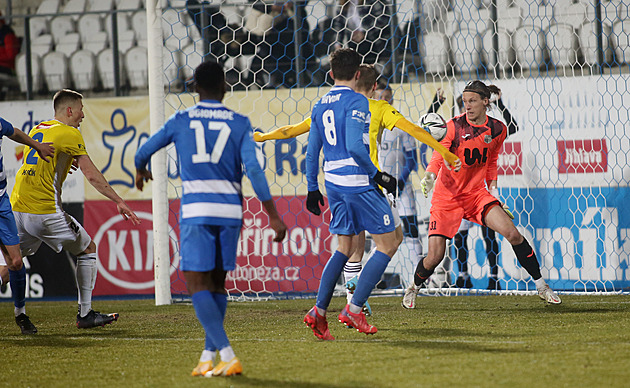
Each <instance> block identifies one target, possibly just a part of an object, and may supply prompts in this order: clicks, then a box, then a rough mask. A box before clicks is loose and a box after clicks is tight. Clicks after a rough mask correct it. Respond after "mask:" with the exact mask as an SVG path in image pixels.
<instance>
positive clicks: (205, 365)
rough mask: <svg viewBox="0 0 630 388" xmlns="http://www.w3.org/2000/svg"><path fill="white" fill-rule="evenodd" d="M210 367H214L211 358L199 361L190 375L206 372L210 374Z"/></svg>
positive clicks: (203, 374) (199, 374)
mask: <svg viewBox="0 0 630 388" xmlns="http://www.w3.org/2000/svg"><path fill="white" fill-rule="evenodd" d="M212 368H214V365H213V362H212V360H209V361H199V364H197V366H196V367H195V369H193V371H192V373H191V375H193V376H205V375H206V373H208V372H210V374H212Z"/></svg>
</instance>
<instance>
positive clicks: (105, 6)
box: [87, 0, 114, 12]
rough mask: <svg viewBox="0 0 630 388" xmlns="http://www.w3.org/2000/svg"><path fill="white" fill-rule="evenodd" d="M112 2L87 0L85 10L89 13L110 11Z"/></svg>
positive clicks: (112, 6)
mask: <svg viewBox="0 0 630 388" xmlns="http://www.w3.org/2000/svg"><path fill="white" fill-rule="evenodd" d="M112 9H114V0H88V5H87V10H88V11H90V12H99V11H111V10H112Z"/></svg>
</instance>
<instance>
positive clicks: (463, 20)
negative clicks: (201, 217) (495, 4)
mask: <svg viewBox="0 0 630 388" xmlns="http://www.w3.org/2000/svg"><path fill="white" fill-rule="evenodd" d="M458 19H459V20H460V23H459V29H460V30H469V31H476V32H478V33H480V34H482V35H483V33H484V32H485V31H486V30H488V29H490V28H491V27H492V23H491V22H490V11H489V10H487V9H477V8H467V9H463V10H462V13H461V14H460V16H459V17H458Z"/></svg>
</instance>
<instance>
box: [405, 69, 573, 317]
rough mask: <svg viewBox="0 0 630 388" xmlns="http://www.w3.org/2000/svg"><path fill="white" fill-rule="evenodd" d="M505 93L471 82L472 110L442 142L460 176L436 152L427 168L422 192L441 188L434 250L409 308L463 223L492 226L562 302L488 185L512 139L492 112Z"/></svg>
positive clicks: (408, 298)
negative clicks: (457, 161)
mask: <svg viewBox="0 0 630 388" xmlns="http://www.w3.org/2000/svg"><path fill="white" fill-rule="evenodd" d="M499 92H500V90H499V89H498V88H497V87H496V86H494V85H490V87H489V86H486V85H485V84H484V83H483V82H481V81H472V82H470V83H468V84H467V85H466V87H465V89H464V92H463V95H462V98H463V101H464V107H465V110H466V112H465V113H464V114H461V115H459V116H456V117H454V118H453V119H451V120H449V121H448V122H447V133H446V137H445V138H444V139H443V140H442V143H443V144H444V146H446V147H448V148H449V149H450V150H453V151H454V152H455V154H457V155H458V156H459V157H460V158H461V159H462V160H463V163H464V165H463V167H462V170H461V171H460V172H459V173H457V174H453V173H452V172H451V171H449V170H446V169H442V168H441V165H442V157H441V155H440V154H437V153H434V154H433V157H432V158H431V162H430V163H429V166H428V167H427V171H426V172H425V176H424V178H423V179H422V181H421V186H422V193H423V194H424V195H425V196H427V195H428V193H429V192H430V191H431V189H433V187H434V186H435V192H434V194H433V198H432V200H431V217H430V219H429V251H428V253H427V255H426V256H425V257H424V258H423V259H421V260H420V262H419V263H418V265H417V266H416V271H415V274H414V284H412V285H411V286H409V288H407V290H406V291H405V295H404V297H403V307H408V306H411V307H412V308H413V306H414V305H415V303H414V302H413V300H414V299H415V297H416V295H417V294H418V290H419V289H420V286H421V285H422V283H424V281H425V280H427V279H428V278H429V276H431V274H433V271H434V269H435V268H436V267H437V266H438V264H440V262H441V261H442V259H443V258H444V253H445V250H446V239H451V238H453V236H454V235H455V233H457V230H458V229H459V225H460V223H461V220H462V219H467V220H470V221H472V222H475V223H477V224H479V225H486V226H488V227H489V228H490V229H492V230H494V231H496V232H498V233H500V234H502V235H503V236H504V237H505V238H506V239H507V240H508V241H509V242H510V244H512V249H514V253H515V254H516V257H517V259H518V262H519V263H520V264H521V265H522V266H523V268H525V270H526V271H527V272H528V273H529V274H530V275H531V276H532V277H533V278H534V282H535V283H536V289H537V290H538V295H539V296H540V298H541V299H543V300H545V301H546V302H547V303H552V304H559V303H561V300H560V298H559V297H558V295H556V293H555V292H553V290H551V288H549V286H548V285H547V283H546V282H545V281H544V279H543V278H542V276H541V274H540V265H539V264H538V260H537V258H536V253H535V252H534V250H533V249H532V247H531V246H530V245H529V243H528V242H527V240H526V239H525V238H524V237H523V235H522V234H521V233H520V232H519V231H518V229H516V227H515V226H514V223H513V222H512V219H511V218H510V217H509V216H508V215H507V214H506V212H505V211H504V210H503V207H502V205H501V202H499V200H497V199H496V198H495V197H493V196H492V195H491V194H490V193H489V192H488V190H487V188H486V187H487V186H486V182H487V183H488V185H489V186H490V183H491V182H493V181H494V182H496V180H497V159H498V156H499V151H500V149H501V145H502V144H503V141H504V140H505V138H506V136H507V128H506V126H505V124H503V123H502V122H501V121H499V120H498V119H495V118H492V117H489V116H488V115H487V114H486V111H487V109H488V108H489V106H490V95H491V94H492V93H497V94H498V93H499ZM436 176H437V179H436Z"/></svg>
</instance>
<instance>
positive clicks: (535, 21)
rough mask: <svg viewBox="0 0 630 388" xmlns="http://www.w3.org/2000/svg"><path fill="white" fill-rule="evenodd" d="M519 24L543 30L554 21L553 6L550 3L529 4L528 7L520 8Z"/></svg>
mask: <svg viewBox="0 0 630 388" xmlns="http://www.w3.org/2000/svg"><path fill="white" fill-rule="evenodd" d="M521 15H522V17H523V18H522V21H521V26H532V27H535V28H536V29H538V30H541V31H545V30H547V29H548V28H549V26H550V25H551V24H552V23H553V22H554V18H553V7H552V6H551V5H540V6H535V5H531V7H529V8H525V9H522V8H521Z"/></svg>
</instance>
